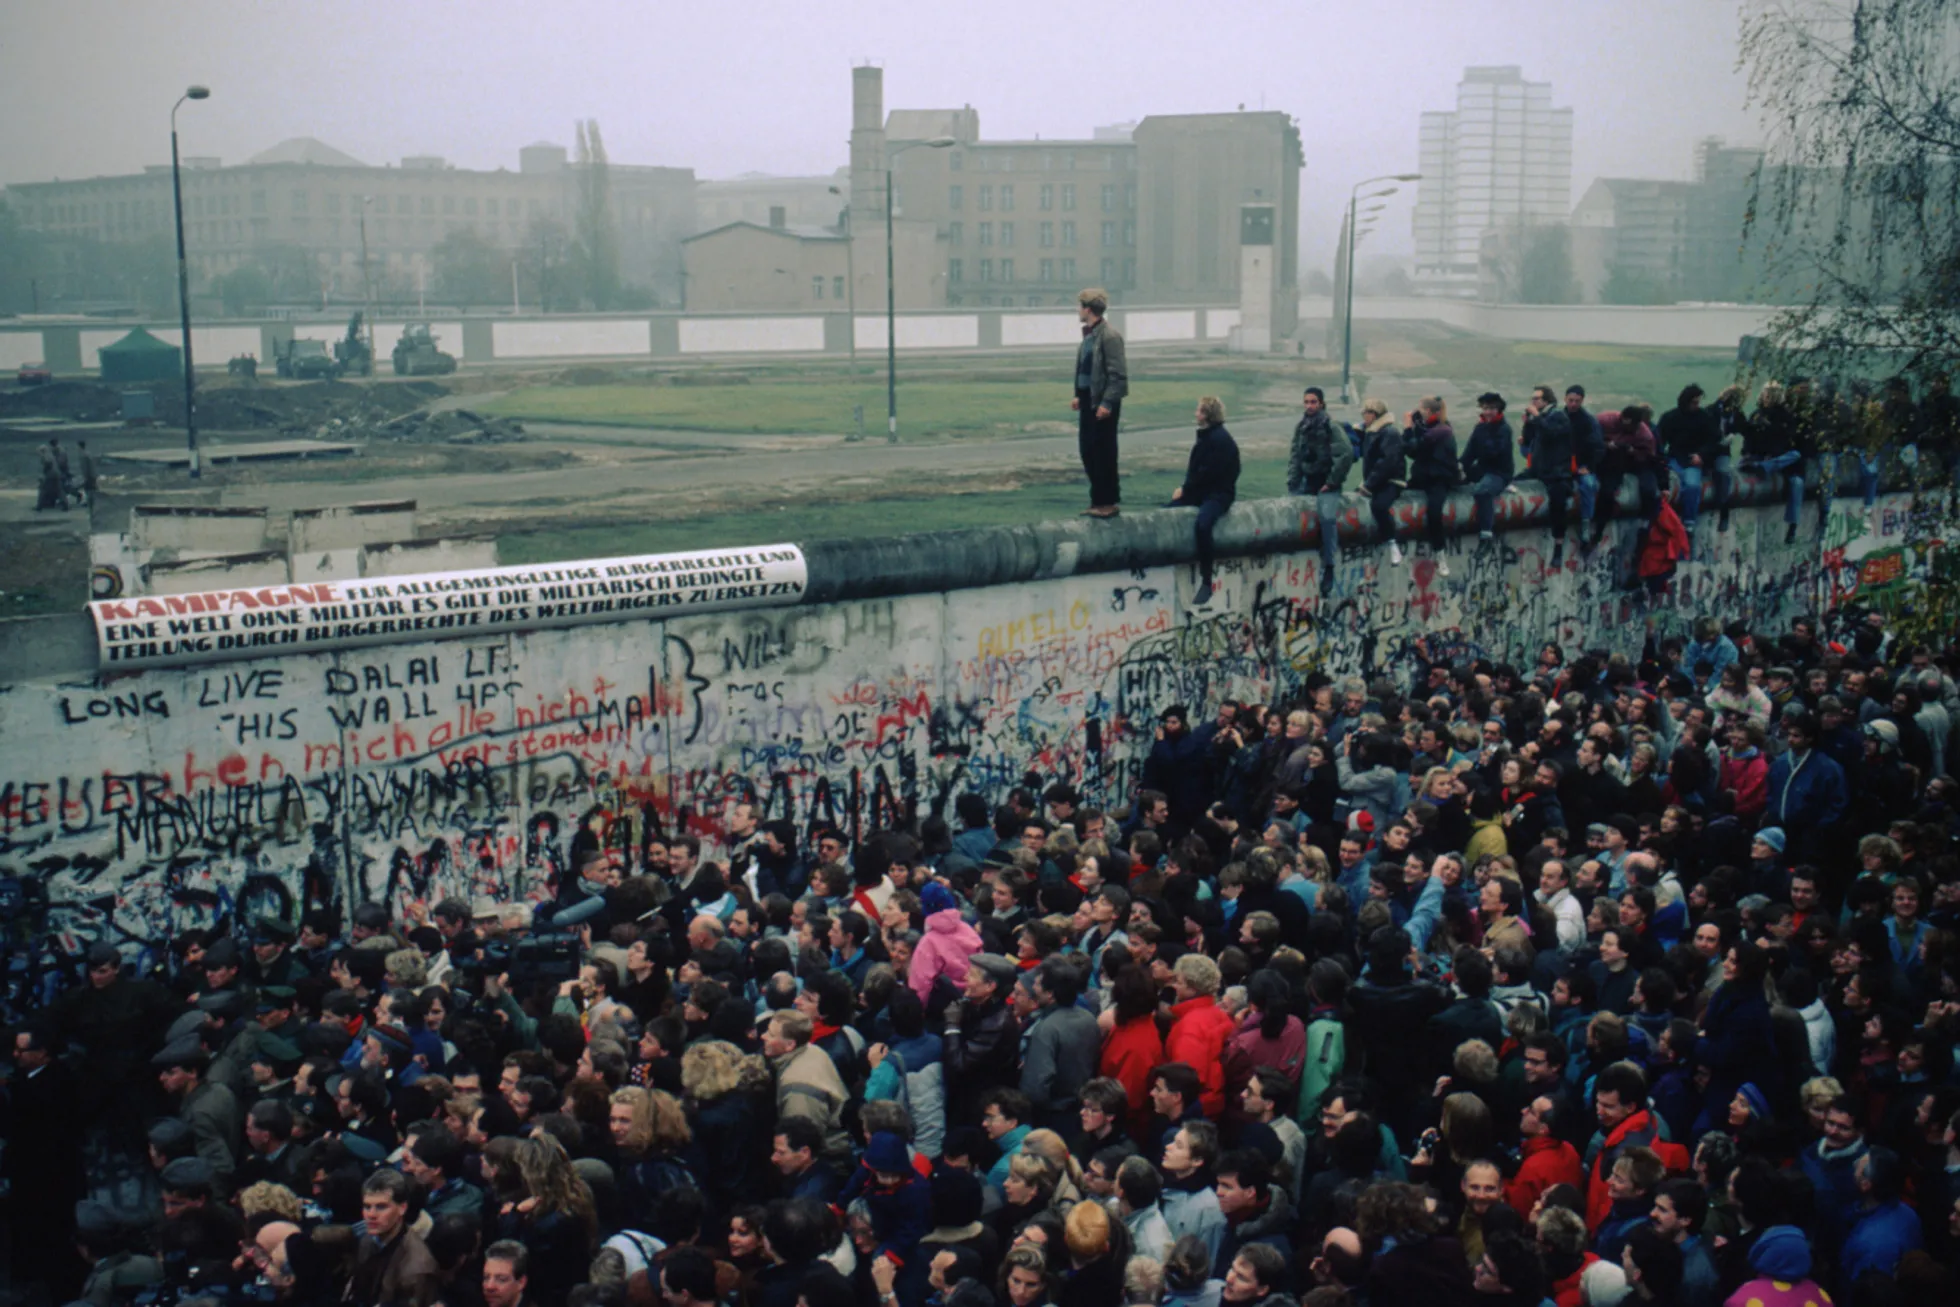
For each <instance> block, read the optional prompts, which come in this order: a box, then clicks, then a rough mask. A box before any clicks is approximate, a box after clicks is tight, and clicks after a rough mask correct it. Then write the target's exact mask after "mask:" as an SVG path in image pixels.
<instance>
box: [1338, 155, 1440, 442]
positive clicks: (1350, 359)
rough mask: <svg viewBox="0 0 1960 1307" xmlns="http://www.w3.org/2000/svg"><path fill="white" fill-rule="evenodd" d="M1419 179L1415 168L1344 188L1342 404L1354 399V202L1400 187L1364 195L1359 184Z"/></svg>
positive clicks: (1363, 180)
mask: <svg viewBox="0 0 1960 1307" xmlns="http://www.w3.org/2000/svg"><path fill="white" fill-rule="evenodd" d="M1421 180H1422V174H1421V173H1419V172H1398V173H1389V174H1386V175H1384V176H1381V177H1367V178H1363V179H1362V180H1361V181H1358V182H1356V183H1355V184H1354V185H1353V186H1352V187H1351V188H1349V190H1348V222H1347V229H1348V240H1347V307H1346V309H1345V310H1344V317H1343V320H1342V323H1341V403H1343V404H1352V403H1353V402H1354V395H1353V392H1352V391H1351V389H1350V388H1349V378H1350V377H1351V376H1352V374H1353V365H1354V246H1355V243H1356V237H1357V236H1358V235H1359V233H1357V232H1356V231H1355V226H1354V220H1355V216H1356V215H1355V205H1356V204H1358V203H1359V202H1360V201H1361V200H1364V199H1366V200H1374V199H1382V198H1385V197H1387V196H1390V195H1393V194H1395V192H1396V191H1398V190H1400V189H1401V188H1400V187H1398V186H1388V187H1384V188H1383V189H1381V190H1379V191H1370V192H1369V193H1368V194H1367V195H1362V194H1361V188H1362V187H1363V186H1373V185H1374V184H1375V183H1376V182H1417V181H1421ZM1377 207H1383V206H1377Z"/></svg>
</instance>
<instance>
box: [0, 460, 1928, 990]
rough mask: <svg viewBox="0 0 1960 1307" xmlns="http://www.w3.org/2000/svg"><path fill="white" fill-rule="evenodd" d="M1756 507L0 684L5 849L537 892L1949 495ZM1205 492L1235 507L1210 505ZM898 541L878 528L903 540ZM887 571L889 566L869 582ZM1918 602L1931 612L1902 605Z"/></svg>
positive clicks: (1530, 647)
mask: <svg viewBox="0 0 1960 1307" xmlns="http://www.w3.org/2000/svg"><path fill="white" fill-rule="evenodd" d="M1837 502H1838V505H1839V508H1838V509H1837V511H1836V512H1834V514H1833V516H1832V519H1831V522H1830V527H1829V530H1828V532H1827V533H1826V535H1825V536H1824V537H1823V538H1822V539H1821V540H1820V539H1817V538H1814V537H1813V536H1812V535H1811V525H1810V520H1809V518H1810V513H1811V511H1813V510H1808V509H1807V511H1806V524H1805V539H1804V540H1803V541H1801V542H1800V543H1798V544H1796V545H1790V546H1786V545H1785V544H1784V543H1783V535H1784V528H1783V523H1782V521H1781V515H1780V512H1779V511H1778V510H1777V509H1776V508H1774V507H1752V508H1743V509H1738V510H1737V512H1736V514H1735V520H1734V528H1733V530H1731V531H1729V532H1727V533H1725V534H1718V533H1716V532H1715V531H1714V530H1713V529H1712V523H1709V524H1706V525H1705V527H1704V531H1703V533H1702V537H1701V539H1700V541H1699V543H1698V552H1697V555H1696V557H1695V559H1694V561H1692V562H1690V563H1687V564H1684V565H1683V566H1682V567H1681V568H1680V570H1679V573H1678V575H1677V576H1676V577H1675V579H1674V580H1673V581H1672V582H1671V583H1669V584H1668V585H1667V586H1666V587H1665V588H1664V589H1663V590H1662V591H1661V592H1660V593H1659V594H1658V595H1657V596H1653V597H1651V598H1650V597H1649V596H1648V595H1647V594H1646V593H1645V592H1644V591H1639V590H1634V591H1629V590H1627V589H1625V588H1624V587H1623V586H1622V585H1620V584H1617V583H1616V578H1615V569H1616V568H1619V567H1623V566H1624V564H1625V561H1626V557H1627V553H1628V550H1629V549H1630V546H1631V534H1630V532H1631V528H1626V529H1625V531H1626V534H1624V535H1623V548H1622V554H1621V557H1620V558H1618V559H1615V558H1614V557H1612V556H1611V555H1610V554H1609V553H1608V552H1606V551H1602V553H1601V554H1599V555H1598V556H1596V557H1594V558H1593V559H1591V560H1589V561H1586V562H1581V561H1579V560H1578V559H1577V558H1573V557H1568V559H1567V561H1566V565H1565V566H1564V567H1563V568H1561V569H1559V570H1556V571H1554V570H1551V569H1550V568H1549V567H1548V565H1547V564H1548V555H1549V552H1550V541H1549V539H1548V538H1546V537H1545V535H1544V534H1543V532H1542V530H1541V529H1537V528H1527V529H1522V530H1517V531H1513V532H1510V533H1508V534H1506V535H1504V536H1502V537H1501V538H1500V540H1499V546H1500V548H1499V549H1498V551H1497V552H1493V553H1489V554H1482V555H1480V554H1478V553H1476V552H1475V550H1474V548H1473V545H1472V543H1471V542H1469V541H1454V542H1452V545H1451V549H1452V551H1453V552H1452V554H1451V558H1452V570H1453V572H1454V575H1453V576H1451V577H1449V578H1447V579H1445V578H1439V577H1438V576H1437V575H1436V574H1435V569H1434V566H1433V564H1432V563H1430V562H1428V561H1426V560H1418V561H1415V562H1413V563H1412V564H1411V565H1410V566H1407V567H1402V568H1391V567H1389V566H1388V565H1387V562H1386V558H1385V557H1384V555H1383V553H1382V551H1381V550H1379V549H1378V548H1376V547H1374V546H1367V545H1364V546H1360V547H1354V548H1350V549H1348V550H1347V551H1346V553H1345V555H1344V556H1343V559H1342V561H1341V564H1340V577H1339V580H1340V586H1339V594H1340V595H1341V598H1339V599H1338V600H1333V601H1330V600H1325V599H1323V598H1322V597H1321V595H1322V588H1323V587H1322V581H1323V578H1322V577H1321V575H1320V560H1319V558H1318V556H1317V555H1316V554H1314V553H1311V552H1308V553H1273V554H1269V555H1265V556H1259V555H1256V554H1255V555H1253V556H1249V557H1241V558H1237V559H1228V560H1225V561H1223V562H1221V564H1220V569H1219V585H1218V594H1217V597H1216V598H1214V599H1213V601H1212V602H1211V603H1210V604H1208V605H1207V606H1205V607H1204V608H1202V609H1198V608H1194V607H1193V606H1192V605H1191V603H1190V598H1191V594H1192V591H1193V589H1194V588H1195V580H1196V578H1195V575H1194V569H1193V568H1192V567H1191V566H1190V565H1188V564H1166V565H1153V566H1148V567H1144V568H1141V569H1139V570H1135V571H1130V572H1096V573H1090V574H1082V575H1066V576H1058V577H1056V578H1055V579H1051V580H1037V581H1032V582H1029V583H1026V584H1016V585H1001V586H992V587H987V588H978V589H959V590H950V591H946V592H941V593H924V594H899V595H894V596H892V597H886V598H855V599H846V600H840V601H837V602H830V603H819V604H813V605H811V606H808V607H803V608H797V609H788V610H780V609H779V610H768V611H756V612H737V613H727V614H721V615H715V616H702V617H696V618H690V619H686V620H674V621H667V622H635V623H623V624H618V625H611V626H594V627H587V628H582V629H577V630H568V631H549V632H537V633H532V634H525V635H515V636H507V637H504V638H502V639H494V640H464V641H452V642H445V643H430V644H421V645H408V644H405V645H401V646H398V647H392V648H386V649H375V650H364V651H360V652H353V653H345V654H339V655H312V656H306V657H291V658H279V659H266V660H261V661H253V662H241V663H237V664H233V665H229V666H224V667H217V668H210V669H198V670H180V671H151V672H144V673H139V674H135V675H127V676H121V677H113V678H108V677H96V676H78V677H74V678H71V679H69V680H66V681H63V680H54V679H50V680H43V681H34V682H28V683H24V684H17V685H13V686H10V687H7V688H5V689H0V739H4V740H5V741H6V743H7V748H6V751H5V758H4V761H3V762H0V874H3V875H5V876H7V877H13V878H17V879H18V880H19V881H20V883H21V885H20V887H21V888H23V889H25V890H27V891H29V892H30V893H32V894H34V895H39V896H44V897H45V900H46V905H47V906H46V908H45V909H37V910H36V911H34V912H33V913H32V914H30V915H31V917H32V919H33V920H35V921H45V923H46V924H47V925H48V926H49V927H50V928H51V929H52V930H53V931H54V932H55V933H56V937H57V939H58V940H59V941H60V942H62V943H64V944H66V945H67V946H69V947H73V946H75V945H76V944H79V943H80V942H82V941H85V940H88V939H91V938H98V937H100V938H108V939H113V940H116V941H118V942H120V943H122V944H124V945H125V947H126V948H128V949H129V950H130V951H132V952H136V951H138V950H139V949H141V948H144V947H149V946H155V945H156V944H157V943H158V942H159V941H160V940H161V939H163V938H164V937H166V936H167V935H168V934H169V933H170V932H171V931H172V930H174V929H179V928H183V927H186V926H189V925H194V924H208V923H210V922H212V921H213V920H215V919H217V918H219V917H221V916H222V915H224V914H226V913H228V912H232V911H234V910H236V909H237V908H238V907H239V906H240V905H241V904H244V903H247V902H250V903H253V904H270V905H273V906H278V907H283V908H290V907H291V906H292V905H293V904H294V903H295V902H296V901H298V900H301V899H304V900H305V901H308V902H316V901H340V902H346V901H359V900H362V899H377V900H383V901H389V902H394V903H400V902H403V901H406V900H411V899H429V898H431V897H433V896H437V895H441V894H449V893H458V894H463V895H466V896H470V895H491V896H495V897H498V898H506V897H519V896H531V897H537V896H541V895H544V894H546V893H547V892H548V890H549V887H550V885H551V883H552V880H553V878H554V876H555V875H556V874H557V873H558V872H559V870H560V869H561V867H562V862H563V858H564V856H565V853H566V850H567V848H568V846H569V843H570V838H571V835H572V832H573V831H574V830H575V829H577V826H578V823H579V822H580V821H581V819H582V818H583V817H584V815H585V814H587V813H588V812H589V811H590V810H591V809H593V808H595V807H597V808H602V809H604V810H605V811H606V812H607V813H608V820H609V822H610V823H611V829H610V833H609V835H608V839H609V840H610V841H611V842H613V843H615V844H617V845H619V846H620V847H624V848H633V847H636V845H637V832H638V831H639V829H641V828H642V826H643V825H644V823H646V822H648V821H651V820H658V821H660V822H662V823H663V824H664V825H665V826H666V827H667V828H668V829H672V828H673V826H674V824H675V823H677V822H678V823H684V824H686V825H687V826H688V827H690V828H691V829H694V830H697V831H699V832H701V833H703V834H704V835H707V836H709V837H712V836H713V835H715V834H716V833H717V832H718V831H719V829H720V827H721V823H722V821H723V819H724V817H725V815H726V812H727V809H728V807H729V806H730V805H731V804H732V803H733V802H734V801H735V800H736V799H738V798H742V797H748V796H753V797H754V798H755V799H756V801H757V802H759V803H760V804H761V805H762V807H763V809H764V811H765V814H766V815H767V816H769V817H787V818H790V819H792V820H793V821H795V822H796V823H797V824H798V825H799V826H804V827H807V826H808V825H810V824H811V823H813V822H817V821H834V822H837V823H839V824H840V825H842V826H844V827H845V828H847V829H849V830H852V831H860V830H865V829H870V828H874V827H877V826H881V825H884V824H887V823H890V822H893V821H896V820H899V819H901V818H902V817H903V816H904V815H905V814H907V813H910V812H914V811H917V812H921V813H924V812H942V811H943V812H950V807H951V800H952V797H953V796H954V795H955V794H957V793H959V792H960V791H962V790H967V789H974V790H978V791H980V792H981V793H983V794H985V795H987V796H988V797H989V798H990V799H997V798H999V797H1000V796H1001V795H1002V794H1003V793H1004V791H1005V789H1006V788H1007V787H1009V786H1011V785H1013V784H1015V783H1017V782H1018V781H1019V779H1020V777H1021V776H1022V774H1023V773H1025V772H1027V771H1029V770H1033V771H1035V772H1038V773H1040V774H1041V775H1042V777H1044V778H1052V777H1065V778H1068V779H1070V780H1072V781H1074V782H1075V783H1076V784H1077V785H1078V786H1079V787H1080V788H1081V789H1082V790H1083V791H1084V792H1085V793H1086V795H1087V796H1088V799H1089V801H1090V802H1092V803H1097V804H1102V805H1113V804H1117V803H1121V802H1124V801H1126V800H1127V798H1128V796H1129V795H1130V793H1131V791H1132V790H1133V788H1134V785H1135V782H1136V780H1137V777H1138V775H1139V774H1140V771H1141V765H1142V759H1143V755H1144V753H1145V751H1146V750H1147V749H1148V746H1149V742H1150V738H1151V729H1152V727H1153V725H1154V719H1155V717H1156V715H1157V713H1159V712H1160V711H1161V710H1162V709H1163V708H1164V707H1165V706H1167V705H1169V704H1171V703H1184V704H1189V705H1191V706H1192V707H1193V708H1194V709H1195V710H1197V711H1200V712H1204V711H1208V710H1209V709H1210V708H1211V707H1212V706H1214V705H1215V704H1216V703H1217V702H1218V700H1219V699H1220V698H1222V697H1225V696H1234V697H1238V698H1240V699H1244V700H1251V701H1258V702H1274V701H1283V700H1285V699H1287V698H1288V697H1289V696H1292V695H1295V694H1296V693H1297V692H1298V691H1299V687H1300V686H1301V684H1302V682H1303V680H1304V679H1305V678H1306V677H1307V676H1308V675H1310V674H1312V673H1314V672H1326V673H1330V674H1333V675H1345V674H1352V673H1360V674H1366V675H1370V676H1372V675H1378V674H1385V675H1389V676H1394V677H1397V678H1398V679H1406V678H1407V677H1408V676H1409V675H1411V674H1413V673H1414V672H1415V670H1416V669H1417V668H1418V667H1419V666H1420V665H1421V664H1422V663H1423V662H1425V661H1426V660H1429V659H1438V658H1449V659H1454V658H1459V657H1465V656H1487V657H1490V658H1493V659H1508V660H1511V661H1514V662H1518V663H1521V664H1522V663H1529V662H1530V661H1531V660H1532V658H1533V657H1534V655H1535V652H1536V650H1537V649H1538V648H1539V647H1540V646H1541V645H1542V644H1543V643H1544V642H1545V641H1547V640H1556V641H1558V642H1560V643H1561V644H1563V645H1565V646H1566V647H1567V648H1575V647H1580V646H1594V645H1604V646H1607V647H1610V648H1613V649H1617V650H1622V651H1624V652H1627V653H1629V654H1633V653H1637V652H1638V650H1639V648H1640V645H1641V642H1642V639H1643V637H1644V635H1645V633H1646V631H1647V630H1648V629H1649V628H1650V627H1651V628H1653V629H1656V630H1658V631H1660V632H1663V633H1666V632H1674V631H1680V630H1682V629H1684V628H1686V627H1687V626H1688V625H1689V623H1690V622H1691V621H1692V619H1693V618H1694V617H1695V616H1696V615H1698V614H1702V613H1711V614H1715V615H1718V616H1720V617H1722V618H1724V619H1727V618H1736V617H1740V618H1745V619H1748V620H1750V621H1752V622H1756V623H1760V624H1762V625H1764V626H1765V627H1768V628H1770V629H1781V627H1782V625H1783V624H1785V623H1787V621H1788V620H1789V619H1790V618H1791V617H1793V616H1794V615H1796V614H1797V613H1799V612H1805V611H1809V612H1830V611H1832V610H1834V609H1837V608H1840V607H1842V606H1843V605H1845V604H1846V603H1848V602H1851V601H1858V602H1861V603H1862V602H1876V603H1880V604H1884V605H1886V606H1888V607H1893V608H1895V609H1898V608H1903V609H1906V610H1912V606H1913V604H1914V602H1915V596H1918V595H1921V594H1922V593H1923V584H1924V581H1925V579H1926V577H1927V576H1928V574H1929V570H1930V569H1933V568H1937V567H1938V566H1939V560H1940V551H1939V542H1940V540H1941V539H1942V538H1943V535H1944V532H1945V523H1944V521H1943V520H1942V519H1940V518H1939V517H1937V516H1936V515H1934V512H1933V509H1932V508H1931V507H1930V505H1919V506H1916V504H1915V500H1914V499H1913V497H1912V496H1909V495H1888V496H1886V497H1884V498H1883V499H1882V500H1881V503H1880V508H1879V512H1878V513H1877V515H1876V516H1875V518H1874V519H1873V521H1872V523H1871V525H1870V528H1869V529H1867V527H1866V524H1865V521H1864V519H1863V518H1862V516H1861V515H1860V514H1859V513H1858V511H1857V506H1856V501H1854V500H1850V499H1842V500H1839V501H1837ZM1228 521H1229V519H1228ZM900 552H901V553H902V551H900ZM891 588H894V589H896V588H900V587H899V586H898V585H897V584H896V583H894V584H893V585H892V587H891ZM1914 612H1915V616H1914V620H1916V621H1926V620H1931V621H1934V622H1941V623H1950V621H1951V615H1943V614H1931V615H1929V614H1926V613H1924V612H1923V611H1917V610H1914Z"/></svg>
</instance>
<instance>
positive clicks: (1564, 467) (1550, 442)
mask: <svg viewBox="0 0 1960 1307" xmlns="http://www.w3.org/2000/svg"><path fill="white" fill-rule="evenodd" d="M1524 414H1525V416H1524V437H1523V444H1524V452H1525V465H1526V467H1528V468H1529V469H1530V471H1531V475H1532V476H1534V477H1537V478H1538V479H1539V480H1540V481H1542V482H1544V483H1545V512H1546V514H1547V516H1548V517H1550V519H1551V523H1552V561H1551V566H1552V567H1553V568H1558V567H1561V566H1563V565H1564V563H1565V519H1566V514H1567V513H1569V512H1570V511H1571V508H1572V419H1571V418H1569V417H1568V416H1567V415H1566V413H1565V410H1563V409H1561V408H1560V407H1559V406H1558V404H1557V403H1556V402H1555V401H1554V400H1553V398H1552V388H1551V387H1550V386H1539V387H1537V388H1535V389H1534V390H1533V391H1532V392H1531V403H1530V404H1529V405H1527V406H1526V408H1525V411H1524Z"/></svg>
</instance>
